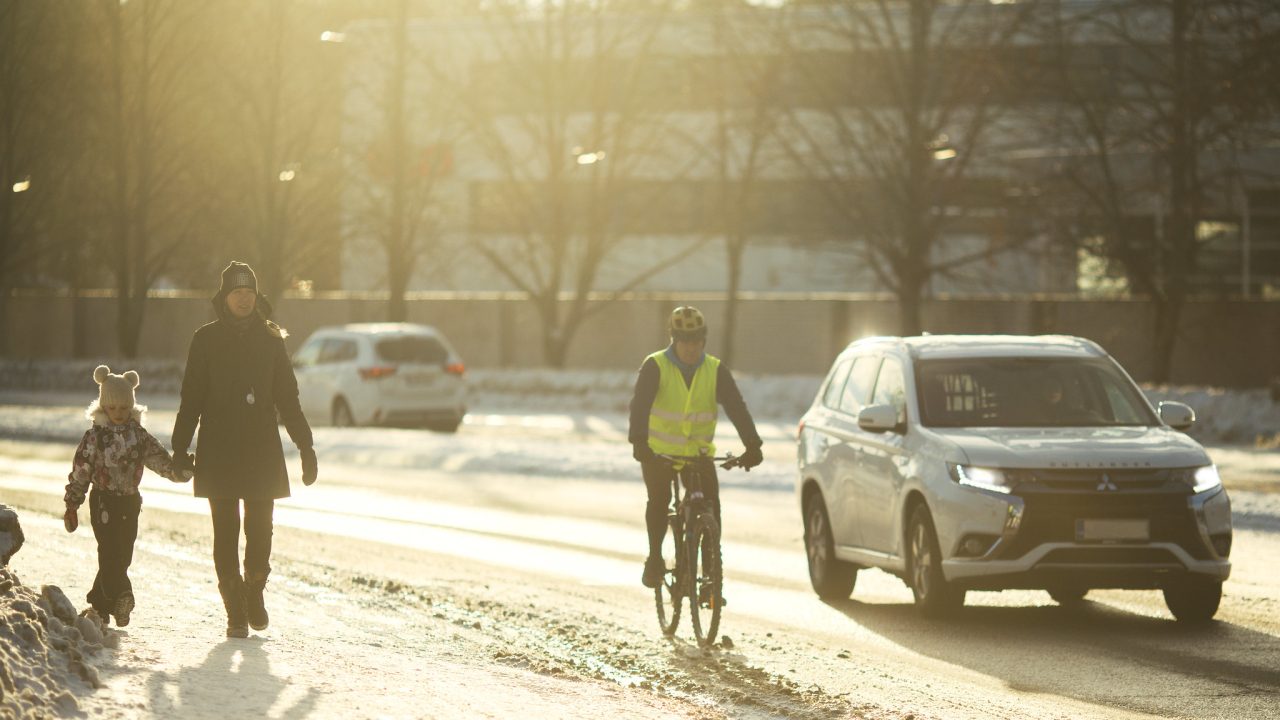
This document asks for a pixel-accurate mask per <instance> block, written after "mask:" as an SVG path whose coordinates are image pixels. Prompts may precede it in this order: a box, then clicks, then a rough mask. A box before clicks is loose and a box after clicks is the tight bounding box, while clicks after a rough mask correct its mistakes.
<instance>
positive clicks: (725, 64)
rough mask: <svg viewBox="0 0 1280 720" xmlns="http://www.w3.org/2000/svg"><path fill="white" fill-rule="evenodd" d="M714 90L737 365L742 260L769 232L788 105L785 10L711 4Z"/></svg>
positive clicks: (727, 329)
mask: <svg viewBox="0 0 1280 720" xmlns="http://www.w3.org/2000/svg"><path fill="white" fill-rule="evenodd" d="M710 5H712V7H711V11H710V12H706V13H705V14H704V18H705V20H706V21H707V22H708V24H709V25H710V33H709V34H710V36H711V38H712V43H711V53H712V55H711V62H710V63H709V65H710V67H709V68H708V69H709V71H710V72H709V74H710V76H711V77H710V78H709V79H710V80H711V82H710V83H709V87H710V89H711V98H712V104H713V107H714V118H715V122H714V128H715V141H714V143H712V144H711V146H712V148H713V150H712V153H713V154H714V156H715V166H716V167H715V175H714V184H715V191H714V193H713V194H714V198H715V203H716V213H715V220H714V222H713V224H714V230H715V231H716V232H719V233H721V234H722V235H723V238H724V246H725V259H726V265H727V267H726V271H727V275H728V302H727V303H726V307H725V320H724V343H723V350H722V358H723V359H724V361H725V362H727V363H729V364H730V365H732V364H733V356H734V346H735V343H736V339H737V325H738V322H737V320H738V304H739V296H740V289H741V285H742V264H743V259H744V256H745V255H746V252H747V246H748V244H749V243H750V242H751V239H752V238H753V237H756V236H758V234H759V233H761V231H762V228H761V222H762V218H761V217H760V216H761V214H762V212H761V210H762V207H764V205H765V203H763V202H761V201H762V199H763V198H762V192H761V191H762V189H763V188H764V183H763V182H762V181H763V180H764V179H765V176H767V175H768V174H769V171H770V170H771V169H774V167H775V166H776V162H771V161H773V160H776V155H771V154H770V150H771V140H772V139H773V135H774V132H775V130H776V127H777V125H778V121H779V114H780V112H781V111H780V108H779V106H778V104H777V103H776V97H777V96H778V95H779V94H780V91H781V83H782V70H783V63H782V55H781V54H780V53H779V52H778V42H777V33H778V32H779V31H780V30H781V23H780V21H781V19H782V18H783V17H784V16H783V14H782V13H778V12H775V11H772V10H767V9H763V8H755V7H750V6H747V5H744V4H743V3H741V2H737V1H732V0H716V1H715V2H712V3H710Z"/></svg>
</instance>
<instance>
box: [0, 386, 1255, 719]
mask: <svg viewBox="0 0 1280 720" xmlns="http://www.w3.org/2000/svg"><path fill="white" fill-rule="evenodd" d="M144 380H145V377H144ZM780 383H781V381H780ZM553 394H554V393H553ZM497 396H498V397H507V395H503V394H499V395H497ZM88 400H89V396H88V395H86V394H85V393H83V392H71V393H47V392H46V393H15V392H3V393H0V438H8V439H0V500H3V501H10V502H12V503H13V504H16V505H20V506H21V507H23V508H25V510H24V513H25V514H24V516H23V517H24V525H25V526H26V530H27V544H26V546H25V547H24V548H23V549H22V551H21V552H20V553H19V554H18V555H16V556H15V558H14V561H13V562H14V567H15V568H16V570H17V571H18V572H19V573H20V574H21V576H22V577H23V579H24V580H25V581H27V582H29V583H32V584H33V586H39V585H41V584H47V583H56V584H57V585H59V586H60V587H62V588H64V589H66V591H67V594H68V595H69V596H70V597H71V599H72V601H73V602H75V603H76V604H77V606H79V604H80V601H81V599H82V598H83V595H84V593H85V592H86V591H87V589H88V587H89V585H90V583H91V580H92V574H93V565H94V560H93V539H92V533H91V532H88V531H87V530H88V528H87V527H86V528H84V529H82V530H81V531H80V532H77V533H75V534H74V535H68V534H66V533H65V532H64V531H63V530H62V528H61V523H60V521H59V520H58V518H57V507H58V504H59V497H60V495H61V486H62V484H63V483H65V476H66V472H67V471H68V470H69V461H70V458H69V454H70V452H71V449H72V443H74V442H75V441H76V440H77V439H78V438H79V436H80V435H81V434H82V433H83V431H84V429H85V427H86V421H85V420H84V418H83V416H82V414H81V411H80V408H82V407H83V406H84V405H85V404H87V402H88ZM139 400H140V401H141V402H143V403H147V404H149V405H151V407H152V411H151V413H150V415H149V418H148V423H147V424H148V427H150V428H151V429H152V431H153V433H154V434H156V435H157V436H158V437H160V438H161V440H162V442H165V443H167V442H168V431H169V429H170V428H171V427H172V424H173V413H174V409H175V408H176V398H175V397H174V396H173V395H171V394H158V393H155V392H152V391H149V390H148V388H146V387H144V388H141V389H140V392H139ZM760 404H761V406H766V405H768V403H767V402H765V401H764V400H763V399H761V400H760ZM533 406H534V410H536V411H528V412H523V413H522V412H515V411H512V410H510V409H505V408H503V407H500V406H488V407H486V406H485V405H484V404H483V403H475V404H473V410H474V412H473V413H472V414H471V415H470V416H469V417H468V419H467V423H466V424H465V425H464V426H463V428H462V429H461V430H460V432H459V433H457V434H456V435H445V434H437V433H431V432H424V431H416V430H393V429H375V428H356V429H337V428H318V429H317V431H316V438H317V448H318V452H319V456H320V481H319V483H317V485H315V486H312V487H310V488H302V487H298V486H295V488H294V489H295V493H296V495H295V497H293V498H290V499H288V500H286V501H282V502H281V503H279V505H278V511H277V516H276V518H277V531H276V535H275V552H274V555H273V564H274V566H275V572H274V574H273V575H272V580H271V583H270V584H269V585H268V607H269V608H270V609H271V611H272V627H271V629H270V630H268V631H267V632H266V633H259V634H255V636H254V637H253V638H251V639H250V640H249V641H225V640H223V639H222V637H221V634H222V633H221V631H222V617H221V614H222V610H221V603H220V601H219V599H218V597H217V591H216V587H215V584H214V578H213V572H212V567H211V562H210V560H209V558H208V548H209V530H208V512H207V506H206V505H203V504H202V503H201V502H200V501H198V500H196V499H194V498H191V497H190V496H189V492H190V490H189V487H188V486H173V485H170V484H169V483H162V482H159V481H157V480H156V478H154V477H153V476H150V475H148V476H147V477H146V479H144V486H143V492H144V512H143V514H142V520H143V523H144V526H143V531H142V534H141V537H140V540H139V545H138V554H137V557H136V559H135V565H134V568H135V569H134V571H133V573H131V574H132V575H133V577H134V581H135V586H136V587H138V588H140V589H141V592H140V593H139V595H140V605H139V609H138V610H137V611H136V612H135V616H134V623H133V624H131V625H130V626H129V627H128V628H125V629H123V630H114V629H112V630H109V631H108V633H107V636H108V637H111V636H112V634H115V641H116V642H117V643H118V647H117V648H115V649H110V648H107V649H103V650H98V651H96V652H90V653H86V654H85V657H86V658H87V663H86V664H87V666H90V667H91V668H92V669H94V670H95V671H96V672H97V673H98V674H99V676H100V682H101V683H102V684H103V685H104V687H103V688H102V689H99V690H97V691H96V692H95V691H93V690H92V689H91V688H90V687H89V685H88V684H86V683H83V682H81V684H80V685H77V682H80V681H77V680H75V679H74V678H72V677H68V678H67V680H66V684H64V685H59V684H58V683H54V686H55V687H57V688H59V689H60V690H63V689H65V690H66V691H67V692H70V693H71V695H72V698H73V700H74V701H75V702H76V703H77V704H78V706H79V707H80V710H81V711H82V712H84V713H86V714H88V715H90V716H99V717H116V716H121V715H141V716H150V717H176V716H180V717H222V716H244V717H248V716H254V717H304V716H309V717H343V718H346V717H458V716H466V717H472V716H474V717H580V716H581V715H582V714H583V713H590V714H596V713H611V714H616V715H618V716H620V717H712V718H713V717H744V718H771V717H801V718H815V719H816V718H824V719H826V718H835V717H866V718H885V719H889V718H905V717H908V716H914V717H915V718H920V720H924V719H925V718H979V717H981V718H987V717H1002V718H1014V717H1073V718H1074V717H1084V718H1090V717H1096V718H1108V719H1110V718H1136V717H1151V716H1194V717H1217V716H1228V715H1230V716H1236V717H1269V716H1270V715H1269V710H1268V708H1270V709H1274V706H1275V705H1274V702H1276V701H1277V700H1278V699H1280V682H1277V679H1276V678H1275V675H1274V667H1273V665H1274V658H1275V657H1276V654H1275V653H1276V652H1280V627H1278V626H1277V619H1276V618H1277V617H1280V614H1278V613H1277V609H1278V608H1280V605H1278V602H1280V600H1278V598H1280V591H1278V589H1277V588H1278V587H1280V583H1278V582H1277V581H1276V580H1275V577H1274V572H1273V571H1272V564H1271V563H1270V561H1269V560H1268V559H1267V558H1270V557H1273V556H1274V554H1275V553H1276V552H1280V547H1278V545H1280V534H1278V533H1277V531H1280V493H1277V492H1275V489H1277V488H1278V487H1280V482H1277V481H1278V480H1280V453H1277V452H1274V451H1268V450H1260V449H1258V448H1254V447H1250V446H1233V447H1222V448H1216V447H1215V448H1210V453H1211V454H1212V455H1213V457H1214V459H1215V461H1217V462H1218V463H1219V465H1220V466H1222V467H1223V468H1224V475H1225V476H1226V478H1227V484H1228V487H1229V488H1230V489H1231V493H1232V498H1233V506H1234V507H1233V510H1234V514H1235V518H1236V522H1237V527H1238V529H1239V532H1238V533H1237V540H1236V545H1237V549H1236V551H1235V555H1236V559H1237V566H1236V570H1235V572H1234V573H1233V577H1232V580H1231V581H1230V583H1229V584H1228V587H1227V596H1226V598H1224V605H1223V611H1222V612H1221V613H1220V618H1221V619H1222V622H1221V623H1220V624H1219V626H1218V627H1217V629H1216V631H1215V632H1214V633H1207V634H1187V633H1177V632H1173V631H1172V630H1171V628H1170V627H1169V625H1168V619H1167V618H1168V615H1167V612H1166V611H1165V609H1164V607H1163V601H1162V600H1161V599H1160V597H1159V594H1158V593H1126V592H1108V593H1091V594H1090V598H1091V600H1092V602H1090V603H1088V605H1089V608H1088V609H1086V610H1085V611H1084V613H1083V615H1080V616H1072V617H1070V618H1068V617H1064V615H1063V614H1061V613H1060V612H1059V610H1060V609H1059V608H1055V607H1052V606H1051V605H1048V604H1047V602H1048V601H1047V598H1046V597H1045V596H1044V595H1043V593H1038V592H1034V591H1021V592H1010V593H1005V594H984V593H977V594H975V595H974V596H972V599H971V601H970V604H971V605H975V606H976V607H974V608H972V610H971V612H970V613H968V614H967V616H966V617H967V619H966V620H965V621H963V622H960V623H957V624H956V625H954V626H951V627H950V628H948V630H947V632H938V630H937V627H935V626H933V625H931V624H928V623H922V622H921V621H919V620H917V619H916V618H915V616H914V614H913V613H912V612H911V609H910V593H909V592H908V591H907V590H906V589H905V588H904V587H903V586H902V584H901V583H900V582H899V581H898V580H897V579H895V578H892V577H890V576H888V575H886V574H884V573H880V572H871V571H868V572H863V573H860V575H859V579H858V588H857V590H856V592H855V597H854V600H851V601H847V602H842V603H822V602H819V601H818V600H817V599H816V598H814V597H813V596H812V593H811V591H810V590H809V588H808V581H807V577H806V575H805V566H804V555H803V549H802V547H801V543H800V534H801V531H800V528H799V523H798V521H797V518H798V513H797V510H796V508H795V500H794V498H793V496H792V492H791V484H792V482H793V479H794V467H795V444H794V422H793V421H792V420H791V419H790V418H787V417H779V416H772V417H771V416H769V415H766V414H764V413H759V412H758V413H757V415H759V416H760V419H761V422H760V425H761V429H762V434H763V435H764V437H765V439H766V444H765V455H766V462H765V464H764V465H763V466H761V467H760V468H758V469H756V470H754V471H753V472H751V473H749V474H748V473H743V472H741V471H734V472H729V473H724V474H723V475H722V485H723V487H724V502H725V506H726V523H725V528H726V537H725V558H726V563H727V565H728V568H729V569H728V573H729V579H730V587H731V589H732V594H731V595H730V605H729V607H728V617H727V620H726V625H725V627H724V630H723V632H725V633H726V634H728V635H730V636H731V637H732V640H733V642H732V644H722V645H721V647H720V648H719V649H718V650H717V651H716V652H714V653H712V654H709V655H704V654H703V653H700V652H698V651H696V650H694V649H693V648H691V647H690V646H689V644H688V642H687V639H685V640H675V641H670V642H668V641H665V640H663V639H662V638H661V636H660V635H659V634H658V633H657V631H656V627H655V626H654V622H653V618H652V613H653V608H652V599H651V596H649V595H647V594H646V593H644V592H643V591H642V590H641V589H640V588H639V587H638V584H637V583H636V580H637V576H638V573H639V567H640V561H641V558H642V552H643V537H644V536H643V528H642V525H641V523H640V515H641V508H642V507H643V497H644V494H643V488H642V486H641V485H640V483H639V479H638V473H637V471H636V468H635V464H634V462H633V461H632V460H631V459H630V456H629V452H628V448H627V447H626V444H625V433H626V417H625V415H624V414H623V413H622V412H621V411H619V410H618V409H616V408H615V409H612V410H610V409H605V408H602V409H598V410H581V409H559V410H553V409H549V408H545V407H544V408H538V407H537V403H533ZM719 443H720V445H721V446H722V447H723V448H724V449H736V448H737V447H739V443H737V441H736V439H735V438H734V437H733V436H732V429H731V428H728V427H724V428H722V436H721V437H720V439H719ZM285 447H286V448H289V449H290V451H291V449H292V446H291V444H289V443H288V442H286V443H285ZM197 452H198V449H197ZM289 462H290V466H291V469H292V471H293V473H294V475H295V477H296V474H297V457H296V455H295V454H291V455H290V457H289ZM1238 478H1248V479H1249V480H1248V482H1247V483H1242V484H1240V485H1237V484H1236V483H1237V481H1238V480H1237V479H1238ZM727 594H728V593H727ZM687 634H688V631H687V621H686V625H685V627H684V628H682V632H681V635H682V636H687ZM1046 647H1053V648H1054V651H1053V652H1046V651H1045V648H1046ZM335 658H339V659H340V660H337V661H335V660H334V659H335ZM1205 668H1214V670H1213V671H1212V672H1206V671H1204V669H1205ZM51 697H54V698H56V697H57V696H51ZM47 706H48V707H55V709H54V710H50V711H48V712H49V713H52V714H57V713H60V712H61V711H60V710H57V709H56V705H54V704H49V705H47ZM0 717H4V715H3V712H2V711H0Z"/></svg>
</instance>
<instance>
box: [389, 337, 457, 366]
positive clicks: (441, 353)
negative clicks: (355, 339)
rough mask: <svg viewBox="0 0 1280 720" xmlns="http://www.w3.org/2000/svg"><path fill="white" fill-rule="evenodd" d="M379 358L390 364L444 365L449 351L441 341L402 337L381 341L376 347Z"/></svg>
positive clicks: (428, 338)
mask: <svg viewBox="0 0 1280 720" xmlns="http://www.w3.org/2000/svg"><path fill="white" fill-rule="evenodd" d="M375 347H376V349H377V352H378V357H379V358H380V359H382V360H384V361H386V362H390V363H421V364H423V365H443V364H444V363H445V362H446V361H447V360H448V358H449V351H448V350H446V349H445V347H444V346H443V345H441V344H440V341H439V340H436V339H435V338H433V337H428V336H426V335H402V336H399V337H393V338H387V339H385V340H379V341H378V343H377V345H376V346H375Z"/></svg>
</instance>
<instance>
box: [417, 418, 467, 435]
mask: <svg viewBox="0 0 1280 720" xmlns="http://www.w3.org/2000/svg"><path fill="white" fill-rule="evenodd" d="M459 425H462V418H461V417H456V418H452V419H450V420H433V421H431V422H429V423H427V425H426V427H427V429H428V430H433V431H435V432H442V433H456V432H458V426H459Z"/></svg>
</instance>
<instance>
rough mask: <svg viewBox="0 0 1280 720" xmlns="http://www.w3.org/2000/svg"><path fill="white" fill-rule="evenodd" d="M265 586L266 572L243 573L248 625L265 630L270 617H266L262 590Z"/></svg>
mask: <svg viewBox="0 0 1280 720" xmlns="http://www.w3.org/2000/svg"><path fill="white" fill-rule="evenodd" d="M266 586H267V573H259V572H252V573H251V572H246V573H245V574H244V603H245V611H246V613H247V616H248V620H249V627H251V628H253V629H254V630H266V629H267V623H268V622H269V620H270V618H268V617H267V605H266V601H265V600H263V598H262V591H263V590H264V589H265V588H266Z"/></svg>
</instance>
